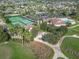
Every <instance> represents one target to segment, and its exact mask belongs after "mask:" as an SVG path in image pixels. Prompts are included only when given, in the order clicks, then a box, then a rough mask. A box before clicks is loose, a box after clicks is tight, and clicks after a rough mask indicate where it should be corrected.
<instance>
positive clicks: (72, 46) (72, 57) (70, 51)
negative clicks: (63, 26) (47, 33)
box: [61, 37, 79, 59]
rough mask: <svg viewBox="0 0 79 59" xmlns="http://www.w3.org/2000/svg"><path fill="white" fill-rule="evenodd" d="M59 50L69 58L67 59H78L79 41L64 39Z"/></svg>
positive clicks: (76, 39) (69, 38)
mask: <svg viewBox="0 0 79 59" xmlns="http://www.w3.org/2000/svg"><path fill="white" fill-rule="evenodd" d="M61 49H62V51H63V53H64V54H65V55H66V56H67V57H69V59H78V58H79V39H78V38H72V37H68V38H65V39H64V41H63V43H62V45H61Z"/></svg>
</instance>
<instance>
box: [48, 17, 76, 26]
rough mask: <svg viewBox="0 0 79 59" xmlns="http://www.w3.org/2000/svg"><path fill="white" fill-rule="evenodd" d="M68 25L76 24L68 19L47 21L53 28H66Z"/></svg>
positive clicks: (55, 18)
mask: <svg viewBox="0 0 79 59" xmlns="http://www.w3.org/2000/svg"><path fill="white" fill-rule="evenodd" d="M68 23H70V24H72V25H73V24H75V23H76V22H75V21H74V20H72V19H68V18H57V17H54V18H50V19H49V21H48V24H54V26H58V27H60V26H66V25H67V24H68Z"/></svg>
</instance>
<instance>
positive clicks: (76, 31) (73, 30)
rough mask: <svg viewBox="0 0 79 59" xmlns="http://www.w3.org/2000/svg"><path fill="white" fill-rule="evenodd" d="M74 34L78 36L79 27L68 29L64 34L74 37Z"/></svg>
mask: <svg viewBox="0 0 79 59" xmlns="http://www.w3.org/2000/svg"><path fill="white" fill-rule="evenodd" d="M74 34H76V35H79V26H77V27H74V28H70V29H68V32H67V33H66V35H74Z"/></svg>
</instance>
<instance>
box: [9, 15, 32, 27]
mask: <svg viewBox="0 0 79 59" xmlns="http://www.w3.org/2000/svg"><path fill="white" fill-rule="evenodd" d="M8 19H9V21H11V23H12V25H17V24H18V25H21V26H24V25H31V24H32V23H33V21H32V19H29V18H25V17H22V16H8Z"/></svg>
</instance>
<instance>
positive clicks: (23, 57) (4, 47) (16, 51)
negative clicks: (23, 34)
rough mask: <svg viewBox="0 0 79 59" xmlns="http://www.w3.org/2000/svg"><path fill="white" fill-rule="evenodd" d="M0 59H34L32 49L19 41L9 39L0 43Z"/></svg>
mask: <svg viewBox="0 0 79 59" xmlns="http://www.w3.org/2000/svg"><path fill="white" fill-rule="evenodd" d="M0 59H36V56H35V55H34V54H33V52H32V50H31V49H29V48H24V47H23V46H22V45H21V44H20V43H17V42H12V41H10V42H9V43H8V44H1V45H0Z"/></svg>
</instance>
